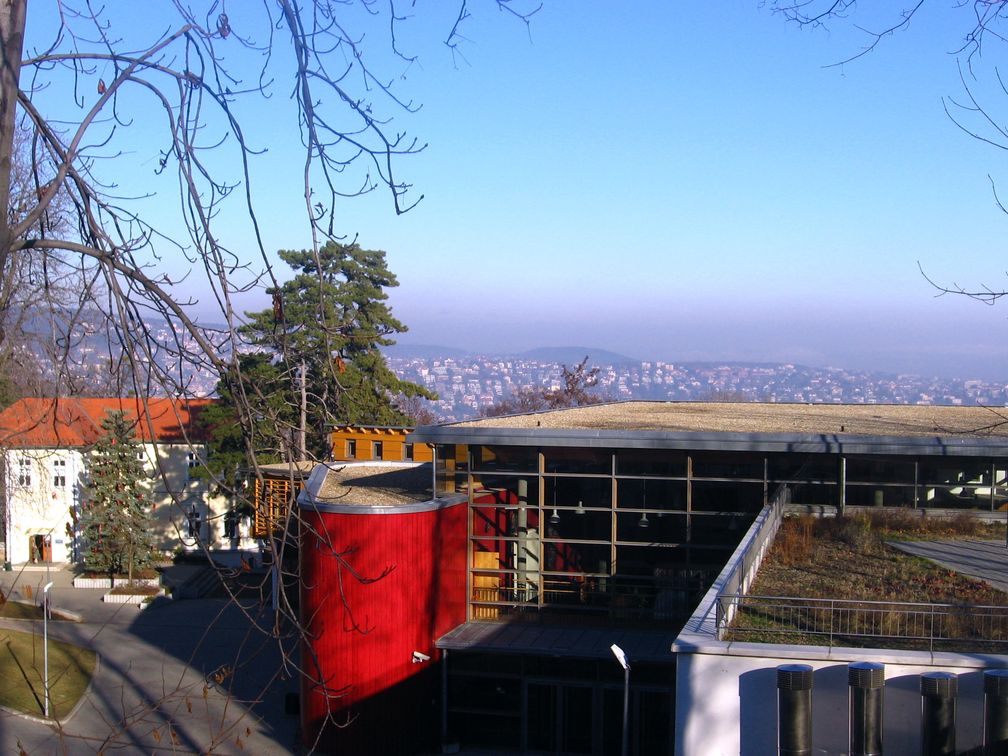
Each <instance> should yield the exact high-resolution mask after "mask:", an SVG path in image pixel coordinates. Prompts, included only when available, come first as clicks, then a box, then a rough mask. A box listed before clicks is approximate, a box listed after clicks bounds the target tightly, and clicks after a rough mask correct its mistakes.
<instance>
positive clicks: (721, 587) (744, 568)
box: [708, 486, 791, 639]
mask: <svg viewBox="0 0 1008 756" xmlns="http://www.w3.org/2000/svg"><path fill="white" fill-rule="evenodd" d="M790 503H791V489H790V488H789V487H788V486H781V487H780V488H778V489H777V491H776V492H775V493H774V495H773V498H771V499H770V501H769V502H768V504H767V506H766V507H764V508H763V511H762V512H761V513H760V515H759V516H758V517H757V518H756V522H755V523H754V524H753V529H751V530H750V532H749V533H747V534H746V537H745V538H744V539H743V543H744V544H745V545H744V548H743V549H742V552H741V554H739V555H738V557H737V559H736V561H735V564H734V566H733V567H732V569H731V571H730V572H728V573H727V574H723V573H722V575H721V576H719V578H718V581H717V582H718V602H717V612H718V614H717V625H716V627H717V634H718V638H719V639H720V638H721V635H722V628H723V627H724V626H726V625H728V624H730V623H731V621H732V619H733V617H734V616H735V611H736V608H737V607H738V603H737V602H736V603H732V604H728V605H726V607H725V614H724V616H723V617H722V614H721V611H722V605H721V601H720V598H721V597H722V596H734V597H735V598H736V599H741V598H742V597H743V596H745V592H746V591H747V590H749V585H750V583H752V581H753V579H754V578H755V577H756V571H757V570H759V566H760V564H762V562H763V557H764V556H766V553H767V551H769V549H770V546H771V545H772V544H773V541H774V537H775V536H776V535H777V529H778V528H779V527H780V523H781V519H782V518H783V516H784V509H785V507H787V505H788V504H790ZM736 553H737V552H736ZM708 601H709V599H708ZM708 606H709V605H708ZM708 611H709V610H708ZM708 616H709V615H708ZM722 619H723V623H722Z"/></svg>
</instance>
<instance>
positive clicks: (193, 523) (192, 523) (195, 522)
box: [186, 504, 203, 538]
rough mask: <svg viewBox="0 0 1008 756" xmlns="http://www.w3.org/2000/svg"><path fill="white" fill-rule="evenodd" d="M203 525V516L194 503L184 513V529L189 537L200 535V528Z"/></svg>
mask: <svg viewBox="0 0 1008 756" xmlns="http://www.w3.org/2000/svg"><path fill="white" fill-rule="evenodd" d="M202 525H203V518H202V517H200V513H199V511H198V510H197V509H196V505H195V504H194V505H193V507H192V509H190V510H189V512H188V513H187V514H186V531H187V532H188V534H189V537H190V538H199V537H200V528H201V526H202Z"/></svg>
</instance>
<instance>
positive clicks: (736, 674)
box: [675, 644, 1008, 756]
mask: <svg viewBox="0 0 1008 756" xmlns="http://www.w3.org/2000/svg"><path fill="white" fill-rule="evenodd" d="M724 645H725V646H727V645H728V644H724ZM734 645H735V646H736V648H732V649H727V648H726V649H723V650H724V653H720V654H719V653H712V652H709V651H704V652H702V653H680V654H679V655H678V658H677V666H676V735H675V737H676V745H675V752H676V754H681V755H682V756H708V755H711V756H713V755H714V754H741V755H742V756H761V755H762V754H767V753H776V749H777V666H778V665H780V664H795V663H800V664H809V665H811V666H812V668H813V670H814V673H813V688H812V752H813V753H847V751H848V745H849V744H848V740H847V738H848V735H847V733H848V729H847V728H848V721H847V720H848V687H847V664H848V663H849V662H852V661H875V662H882V663H884V664H885V692H884V694H883V696H884V704H883V715H882V717H883V746H884V748H885V752H886V753H920V752H921V695H920V675H921V673H923V672H934V671H944V672H952V673H955V674H956V675H957V676H958V682H959V696H958V699H957V708H956V733H957V739H956V745H957V752H963V751H967V750H969V749H972V748H978V747H980V745H981V744H982V740H983V706H984V701H983V698H984V695H983V670H984V669H992V668H996V667H1002V668H1003V667H1008V657H1004V656H988V657H985V656H983V655H976V656H973V657H970V656H967V655H962V654H935V655H933V657H932V655H931V654H925V653H920V652H898V651H880V650H878V649H875V650H863V651H861V650H858V649H836V648H834V649H833V652H832V653H829V652H828V650H827V649H823V648H819V647H801V646H775V645H769V644H766V645H764V644H744V645H745V648H738V646H740V645H743V644H734ZM711 651H713V649H711ZM745 654H754V655H751V656H750V655H745ZM925 661H929V662H930V663H923V662H925Z"/></svg>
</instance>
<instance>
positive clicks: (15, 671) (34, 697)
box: [0, 630, 95, 719]
mask: <svg viewBox="0 0 1008 756" xmlns="http://www.w3.org/2000/svg"><path fill="white" fill-rule="evenodd" d="M43 669H44V664H43V642H42V634H41V633H30V632H20V631H17V630H0V679H2V680H3V684H2V685H0V705H3V706H6V707H8V708H11V709H16V710H17V711H23V712H25V713H26V714H33V715H35V716H39V717H40V716H42V715H43V713H44V711H45V707H44V702H45V697H44V695H43V691H44V687H43V682H42V680H43ZM94 669H95V654H94V652H93V651H89V650H87V649H84V648H80V647H78V646H73V645H70V644H69V643H62V642H60V641H56V640H53V639H52V638H50V639H49V714H50V716H51V717H54V718H56V719H59V718H62V717H65V716H66V715H67V714H69V713H70V711H71V710H72V709H73V707H74V706H75V705H76V703H77V701H78V700H79V699H80V697H81V695H83V693H84V691H85V690H86V689H87V686H88V683H89V682H90V681H91V675H92V674H93V673H94Z"/></svg>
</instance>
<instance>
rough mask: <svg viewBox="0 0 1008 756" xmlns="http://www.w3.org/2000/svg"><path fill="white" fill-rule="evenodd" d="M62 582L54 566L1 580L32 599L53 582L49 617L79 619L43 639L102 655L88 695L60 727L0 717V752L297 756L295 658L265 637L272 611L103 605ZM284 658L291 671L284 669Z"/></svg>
mask: <svg viewBox="0 0 1008 756" xmlns="http://www.w3.org/2000/svg"><path fill="white" fill-rule="evenodd" d="M70 578H71V575H70V573H69V572H68V571H64V570H55V569H54V570H52V571H51V572H50V573H49V574H48V575H46V574H45V573H44V572H32V573H27V572H25V573H21V574H20V575H17V573H0V585H2V586H3V587H4V589H5V592H8V591H10V589H11V588H13V591H12V593H13V596H14V597H15V598H19V597H20V596H21V595H23V594H24V591H23V588H24V587H25V586H26V585H31V586H32V589H31V593H32V595H33V596H37V595H38V591H39V589H40V588H41V586H42V585H44V583H45V582H46V580H50V579H51V580H52V581H53V583H54V585H53V588H52V589H51V591H50V595H51V601H52V606H53V608H54V610H57V611H58V610H59V609H69V610H70V611H73V612H76V613H78V614H80V615H81V616H82V618H83V622H80V623H77V622H57V621H53V622H50V623H49V632H50V635H51V637H53V638H59V639H60V640H66V641H70V642H72V643H75V644H77V645H80V646H85V647H88V648H92V649H94V650H95V651H96V652H97V653H98V654H99V657H100V659H99V666H98V670H97V672H96V674H95V676H94V677H93V679H92V684H91V687H90V688H89V690H88V692H87V693H86V695H85V697H84V699H83V700H82V702H81V704H80V705H79V706H78V708H77V709H76V710H75V711H74V712H73V713H72V714H71V715H70V716H69V717H67V718H66V720H65V721H63V722H61V723H59V724H56V725H54V724H50V723H46V722H43V721H41V720H37V719H32V718H27V717H22V716H19V715H16V714H12V713H9V712H3V711H0V753H15V754H16V753H19V752H20V753H27V754H28V755H29V756H36V754H57V753H60V754H62V753H66V754H78V753H97V752H99V751H104V752H107V753H113V752H124V753H151V754H160V753H201V754H202V753H221V754H232V753H235V754H237V753H254V754H274V753H294V752H297V717H296V716H289V715H287V714H286V713H285V699H286V694H287V693H288V692H290V691H296V690H297V686H298V680H297V678H296V670H295V667H294V664H295V663H296V661H297V660H296V658H291V654H290V649H289V646H290V645H291V644H290V643H288V644H287V645H288V648H287V649H282V648H281V645H280V644H279V643H278V641H277V640H276V639H273V638H271V637H270V636H269V633H268V632H265V631H264V630H265V629H268V628H269V627H270V626H271V615H269V613H268V612H265V613H264V612H262V611H261V609H260V607H258V606H257V605H256V604H255V603H251V602H243V605H241V606H239V605H236V604H235V602H233V601H229V600H226V599H202V600H195V601H178V602H175V601H171V600H169V599H158V600H157V601H156V602H155V603H154V604H153V605H152V606H150V607H149V608H147V609H144V610H143V611H140V610H139V609H137V608H136V607H134V606H129V605H122V604H120V605H112V604H104V603H102V602H101V595H102V594H103V593H104V591H103V590H100V589H74V588H73V587H72V586H71V584H70ZM15 579H16V580H17V583H16V584H15ZM36 584H37V585H36ZM257 626H258V629H257ZM3 628H11V629H18V630H22V631H29V632H32V631H34V632H37V633H40V634H41V632H42V623H41V622H34V621H17V620H0V634H2V632H3ZM285 655H286V656H287V658H288V659H289V660H290V661H292V662H293V663H288V664H287V665H286V667H285V664H284V657H285ZM285 672H286V674H285ZM22 749H23V750H22Z"/></svg>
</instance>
